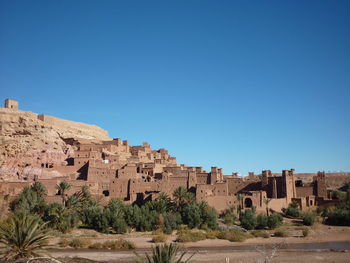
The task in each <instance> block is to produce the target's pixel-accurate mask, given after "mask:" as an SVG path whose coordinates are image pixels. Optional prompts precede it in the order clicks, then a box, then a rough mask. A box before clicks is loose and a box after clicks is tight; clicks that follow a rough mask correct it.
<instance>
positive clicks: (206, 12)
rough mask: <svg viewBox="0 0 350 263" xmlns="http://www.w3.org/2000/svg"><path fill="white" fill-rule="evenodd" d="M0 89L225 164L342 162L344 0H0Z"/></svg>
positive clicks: (202, 161) (345, 149)
mask: <svg viewBox="0 0 350 263" xmlns="http://www.w3.org/2000/svg"><path fill="white" fill-rule="evenodd" d="M0 58H1V59H0V90H1V97H2V98H3V99H5V98H13V99H16V100H19V101H20V108H21V109H23V110H30V111H33V112H37V113H45V114H49V115H54V116H57V117H61V118H65V119H70V120H75V121H81V122H86V123H92V124H97V125H99V126H101V127H102V128H104V129H106V130H108V131H109V134H110V136H111V137H120V138H122V139H128V140H129V142H130V143H131V144H133V145H137V144H140V143H142V142H143V141H147V142H149V143H151V145H152V146H153V147H155V148H163V147H164V148H166V149H168V150H169V152H170V153H171V154H172V155H174V156H176V157H177V158H178V161H179V162H181V163H186V164H189V165H196V166H203V167H205V168H209V167H210V166H219V167H222V168H223V169H224V172H225V174H230V173H231V172H233V171H235V172H239V173H241V174H246V173H247V172H248V171H254V172H260V171H261V170H263V169H271V170H273V171H275V172H278V171H280V170H282V169H290V168H295V169H296V171H297V172H315V171H318V170H325V171H328V170H332V171H337V170H345V171H349V170H350V103H349V102H350V1H319V0H317V1H316V0H315V1H305V0H303V1H204V0H200V1H190V0H186V1H86V0H84V1H63V0H60V1H16V0H13V1H12V0H11V1H0Z"/></svg>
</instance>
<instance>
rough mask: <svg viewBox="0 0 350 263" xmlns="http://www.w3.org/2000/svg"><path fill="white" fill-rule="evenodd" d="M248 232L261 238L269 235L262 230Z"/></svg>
mask: <svg viewBox="0 0 350 263" xmlns="http://www.w3.org/2000/svg"><path fill="white" fill-rule="evenodd" d="M250 234H252V235H253V236H254V237H262V238H269V237H270V234H269V233H268V232H267V231H264V230H252V231H250Z"/></svg>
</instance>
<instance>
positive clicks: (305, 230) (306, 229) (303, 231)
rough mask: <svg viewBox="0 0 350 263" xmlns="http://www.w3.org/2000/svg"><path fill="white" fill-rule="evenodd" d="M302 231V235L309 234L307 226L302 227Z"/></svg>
mask: <svg viewBox="0 0 350 263" xmlns="http://www.w3.org/2000/svg"><path fill="white" fill-rule="evenodd" d="M302 233H303V237H307V236H308V235H309V229H308V228H304V229H303V230H302Z"/></svg>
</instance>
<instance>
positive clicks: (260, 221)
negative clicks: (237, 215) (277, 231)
mask: <svg viewBox="0 0 350 263" xmlns="http://www.w3.org/2000/svg"><path fill="white" fill-rule="evenodd" d="M267 221H268V217H267V216H266V215H264V214H259V215H258V216H257V217H256V227H255V228H256V229H265V228H266V227H267Z"/></svg>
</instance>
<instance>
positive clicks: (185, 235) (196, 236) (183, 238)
mask: <svg viewBox="0 0 350 263" xmlns="http://www.w3.org/2000/svg"><path fill="white" fill-rule="evenodd" d="M205 239H207V236H206V234H205V233H204V232H201V231H191V230H180V231H179V232H178V236H177V239H176V241H177V242H181V243H184V242H197V241H200V240H205Z"/></svg>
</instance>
